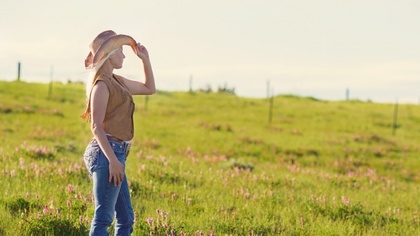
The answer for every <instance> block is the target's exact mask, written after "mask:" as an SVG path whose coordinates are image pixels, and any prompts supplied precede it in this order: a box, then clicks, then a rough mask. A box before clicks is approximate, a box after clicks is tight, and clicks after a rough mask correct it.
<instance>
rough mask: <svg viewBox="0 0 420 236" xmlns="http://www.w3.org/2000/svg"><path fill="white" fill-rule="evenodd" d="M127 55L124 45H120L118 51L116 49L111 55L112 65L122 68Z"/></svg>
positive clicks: (115, 67)
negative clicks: (124, 51)
mask: <svg viewBox="0 0 420 236" xmlns="http://www.w3.org/2000/svg"><path fill="white" fill-rule="evenodd" d="M124 58H125V55H124V53H123V49H122V47H120V48H119V49H117V51H115V52H114V53H113V54H112V55H111V56H110V57H109V59H110V61H111V64H112V66H113V67H114V69H121V68H122V64H123V61H124Z"/></svg>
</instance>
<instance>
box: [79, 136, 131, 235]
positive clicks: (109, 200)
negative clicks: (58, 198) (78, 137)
mask: <svg viewBox="0 0 420 236" xmlns="http://www.w3.org/2000/svg"><path fill="white" fill-rule="evenodd" d="M109 143H110V144H111V147H112V149H113V150H114V152H115V155H116V156H117V158H118V160H119V161H120V162H121V163H122V164H123V165H124V167H125V161H126V159H127V155H128V152H129V149H130V143H128V142H125V143H124V144H121V143H119V142H114V141H110V142H109ZM83 159H84V161H85V164H86V168H87V169H88V171H89V174H90V175H92V179H93V195H94V198H95V214H94V217H93V220H92V225H91V228H90V234H89V235H91V236H93V235H95V236H96V235H100V236H102V235H108V227H109V226H110V225H111V224H112V221H113V220H114V215H115V216H116V223H115V235H130V234H131V233H132V232H133V224H134V212H133V207H132V205H131V199H130V192H129V189H128V184H127V177H126V175H125V174H124V180H123V182H122V183H121V184H120V185H119V186H114V183H113V182H109V181H108V180H109V161H108V159H107V158H106V156H105V155H104V153H103V152H102V151H101V149H100V147H99V144H98V143H97V142H96V140H95V139H93V140H92V141H90V143H89V144H88V146H87V147H86V151H85V154H84V156H83Z"/></svg>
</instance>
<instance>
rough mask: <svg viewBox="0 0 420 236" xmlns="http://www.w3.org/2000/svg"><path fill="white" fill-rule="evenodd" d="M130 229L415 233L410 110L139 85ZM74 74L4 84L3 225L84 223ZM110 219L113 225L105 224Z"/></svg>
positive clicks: (10, 230)
mask: <svg viewBox="0 0 420 236" xmlns="http://www.w3.org/2000/svg"><path fill="white" fill-rule="evenodd" d="M135 102H136V112H135V129H136V131H135V132H136V133H135V138H134V139H133V141H132V143H133V145H132V150H131V153H130V156H129V158H128V166H127V175H128V178H129V184H130V188H131V196H132V200H133V205H134V209H135V212H136V224H135V235H166V234H167V235H418V231H419V219H418V214H419V209H420V203H419V201H418V197H419V196H420V190H419V182H420V177H419V174H418V170H419V169H420V162H419V159H418V153H419V148H418V141H419V140H420V132H419V131H420V126H419V122H420V109H419V107H418V106H416V105H408V104H407V105H400V106H399V109H400V110H399V117H398V129H397V130H396V135H392V125H393V124H392V122H393V117H392V116H393V105H392V104H376V103H371V102H362V101H337V102H328V101H319V100H316V99H312V98H302V97H295V96H278V97H276V98H275V99H274V113H273V119H272V122H271V123H268V106H269V103H268V101H267V100H266V99H251V98H242V97H237V96H234V95H229V94H223V93H210V94H204V93H198V92H192V93H184V92H164V91H159V92H158V93H157V94H156V95H154V96H151V97H150V98H149V104H148V109H147V110H146V109H144V106H145V97H136V98H135ZM84 103H85V99H84V90H83V86H82V85H80V84H67V85H64V84H58V83H55V84H53V93H52V96H51V97H49V96H48V85H45V84H35V83H23V82H0V134H1V137H2V145H1V146H0V157H1V158H0V164H1V167H0V168H1V172H0V175H1V178H0V186H2V190H3V191H2V192H1V194H0V205H1V206H2V207H1V208H0V217H1V218H2V219H3V220H2V221H0V235H86V234H87V232H88V228H89V224H90V220H91V218H92V213H93V202H92V201H93V200H92V192H91V181H90V179H89V176H88V174H87V171H86V170H85V167H84V163H83V161H82V154H83V151H84V148H85V146H86V144H87V142H88V141H89V140H90V139H91V137H92V135H91V133H90V131H89V125H88V124H86V123H84V122H83V121H82V120H81V119H80V118H79V116H80V114H81V113H82V112H83V109H84ZM111 231H112V229H111Z"/></svg>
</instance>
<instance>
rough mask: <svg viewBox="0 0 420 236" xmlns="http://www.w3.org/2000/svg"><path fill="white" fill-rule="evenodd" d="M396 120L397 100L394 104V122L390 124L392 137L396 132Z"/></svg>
mask: <svg viewBox="0 0 420 236" xmlns="http://www.w3.org/2000/svg"><path fill="white" fill-rule="evenodd" d="M397 118H398V100H397V101H396V102H395V105H394V121H393V124H392V135H394V136H395V133H396V132H397V126H398V124H397Z"/></svg>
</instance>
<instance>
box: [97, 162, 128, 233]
mask: <svg viewBox="0 0 420 236" xmlns="http://www.w3.org/2000/svg"><path fill="white" fill-rule="evenodd" d="M99 158H105V159H106V157H105V156H104V155H103V154H102V155H100V157H99ZM101 161H104V160H101ZM104 162H105V161H104ZM106 162H108V160H106ZM92 179H93V195H94V197H95V215H94V216H93V220H92V225H91V229H90V235H91V236H93V235H95V236H96V235H101V236H102V235H108V227H109V226H110V225H111V224H112V221H113V219H114V214H115V204H116V202H117V198H118V194H119V192H120V189H121V185H119V186H115V185H114V184H113V183H110V182H109V181H108V179H109V165H108V164H106V165H101V166H98V168H97V169H96V170H95V171H94V172H93V174H92Z"/></svg>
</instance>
